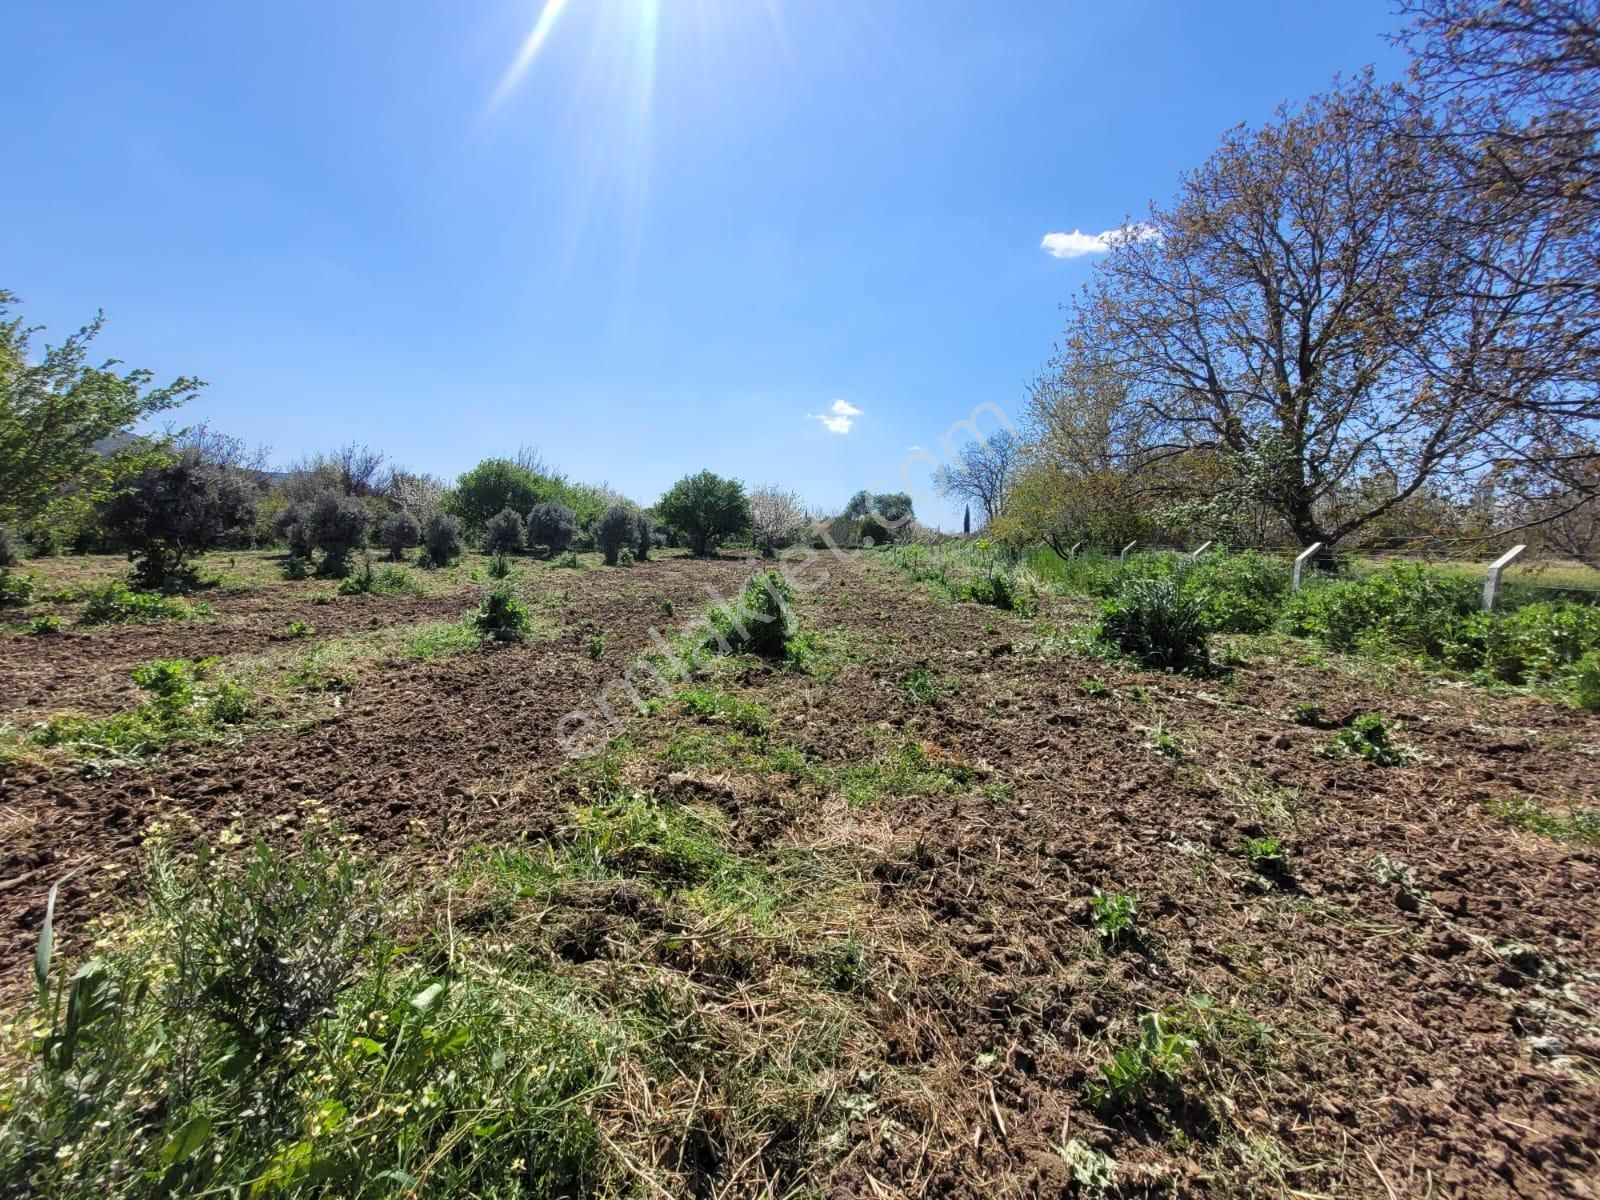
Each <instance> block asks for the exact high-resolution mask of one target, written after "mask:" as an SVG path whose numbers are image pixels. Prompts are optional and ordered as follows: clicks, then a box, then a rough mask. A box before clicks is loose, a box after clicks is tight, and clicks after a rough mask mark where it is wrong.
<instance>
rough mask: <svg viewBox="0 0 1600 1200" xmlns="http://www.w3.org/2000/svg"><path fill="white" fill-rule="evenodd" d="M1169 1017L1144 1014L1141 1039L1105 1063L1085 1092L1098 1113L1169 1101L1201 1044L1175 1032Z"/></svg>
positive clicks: (1183, 1033)
mask: <svg viewBox="0 0 1600 1200" xmlns="http://www.w3.org/2000/svg"><path fill="white" fill-rule="evenodd" d="M1173 1024H1174V1023H1173V1021H1172V1019H1171V1018H1170V1017H1165V1018H1164V1017H1163V1016H1162V1014H1160V1013H1153V1012H1150V1013H1145V1014H1144V1016H1142V1017H1140V1018H1139V1037H1138V1040H1137V1041H1136V1042H1134V1044H1133V1045H1131V1046H1128V1047H1125V1048H1123V1049H1121V1050H1118V1051H1117V1052H1116V1053H1114V1054H1113V1055H1112V1056H1111V1059H1110V1061H1108V1062H1106V1063H1103V1064H1102V1065H1101V1067H1100V1070H1099V1074H1098V1076H1097V1077H1096V1078H1094V1079H1091V1080H1090V1081H1089V1083H1088V1085H1087V1087H1086V1088H1085V1095H1086V1097H1087V1099H1088V1101H1089V1103H1090V1104H1092V1105H1094V1106H1095V1107H1096V1108H1098V1109H1102V1110H1111V1109H1123V1110H1128V1109H1134V1108H1139V1107H1143V1106H1146V1105H1149V1104H1152V1103H1154V1102H1156V1101H1158V1100H1162V1099H1170V1098H1172V1096H1173V1095H1174V1093H1175V1092H1176V1091H1177V1087H1178V1080H1179V1076H1180V1075H1181V1073H1182V1072H1183V1069H1184V1067H1185V1066H1186V1065H1187V1064H1188V1062H1189V1061H1190V1059H1191V1058H1193V1057H1194V1053H1195V1051H1196V1049H1198V1046H1199V1043H1198V1042H1197V1041H1196V1039H1195V1038H1194V1037H1193V1036H1192V1035H1191V1034H1189V1033H1187V1032H1186V1031H1185V1030H1184V1029H1183V1028H1181V1027H1179V1028H1173V1027H1172V1026H1173Z"/></svg>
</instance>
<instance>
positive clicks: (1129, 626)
mask: <svg viewBox="0 0 1600 1200" xmlns="http://www.w3.org/2000/svg"><path fill="white" fill-rule="evenodd" d="M1096 637H1098V638H1099V639H1100V640H1102V641H1105V642H1109V643H1110V644H1111V645H1114V646H1116V647H1117V649H1119V650H1121V651H1122V652H1123V653H1124V654H1128V655H1132V656H1133V657H1134V658H1136V659H1138V660H1139V661H1140V662H1141V663H1143V664H1144V665H1145V666H1147V667H1158V668H1160V669H1162V670H1167V671H1189V670H1204V669H1206V668H1207V667H1208V666H1209V665H1210V662H1211V657H1210V652H1209V650H1208V648H1207V645H1206V629H1205V622H1204V620H1203V619H1202V618H1201V615H1200V606H1199V604H1198V603H1197V602H1196V601H1195V600H1194V599H1193V597H1190V596H1185V595H1184V594H1183V593H1182V592H1181V591H1180V590H1179V587H1178V585H1177V584H1176V583H1175V582H1173V581H1172V580H1171V579H1146V578H1139V577H1134V578H1131V579H1128V580H1126V581H1125V582H1124V583H1123V585H1122V587H1121V588H1120V589H1119V590H1118V591H1117V594H1116V595H1115V596H1113V597H1112V598H1111V599H1109V600H1107V601H1106V602H1105V603H1104V604H1102V605H1101V609H1100V626H1099V628H1098V630H1097V631H1096Z"/></svg>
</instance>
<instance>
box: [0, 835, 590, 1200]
mask: <svg viewBox="0 0 1600 1200" xmlns="http://www.w3.org/2000/svg"><path fill="white" fill-rule="evenodd" d="M147 892H148V895H149V900H148V908H147V911H146V913H145V914H144V916H143V917H142V918H141V919H140V920H138V921H136V922H135V923H134V924H133V925H131V926H130V927H129V928H127V929H125V930H124V931H123V933H122V936H121V937H120V938H119V946H118V948H117V949H116V950H114V951H111V952H110V953H108V954H106V955H105V956H104V957H101V958H96V959H93V960H90V961H88V962H86V963H83V964H82V965H81V966H79V967H78V968H77V970H76V971H74V972H72V973H71V974H70V975H68V974H67V973H66V972H65V971H64V970H55V969H54V964H53V963H52V961H51V956H50V952H49V945H48V941H46V943H44V944H42V946H41V955H40V960H41V962H42V964H43V965H44V970H43V971H41V973H40V989H39V1029H40V1033H39V1035H38V1036H37V1037H35V1038H34V1039H32V1041H31V1043H30V1044H29V1046H28V1047H27V1049H28V1050H29V1051H30V1052H31V1054H30V1061H28V1062H27V1063H26V1065H24V1066H23V1067H21V1068H20V1069H18V1070H16V1071H15V1072H14V1073H12V1074H11V1075H10V1076H9V1077H8V1078H7V1079H6V1080H5V1081H4V1083H3V1084H0V1097H3V1098H0V1193H3V1194H6V1195H23V1194H34V1195H53V1196H61V1197H74V1198H76V1197H84V1198H85V1200H87V1198H88V1197H100V1196H111V1195H115V1196H125V1197H158V1196H172V1195H202V1194H215V1195H240V1196H243V1195H251V1196H266V1195H276V1194H293V1195H341V1196H353V1197H387V1196H402V1195H415V1194H418V1193H426V1194H429V1195H444V1196H512V1195H518V1196H534V1197H553V1196H563V1195H572V1194H579V1193H584V1192H587V1191H589V1190H591V1189H592V1188H593V1187H594V1186H595V1184H596V1183H597V1177H596V1175H597V1170H598V1168H599V1166H600V1165H601V1143H600V1139H599V1135H598V1133H597V1130H596V1129H595V1126H594V1124H593V1122H592V1121H591V1120H590V1118H589V1116H588V1115H587V1112H586V1109H585V1105H586V1104H587V1103H589V1102H591V1101H592V1100H593V1098H594V1097H595V1096H597V1095H599V1094H602V1093H604V1092H605V1091H606V1089H608V1088H609V1087H610V1086H611V1084H612V1073H611V1056H612V1054H613V1051H614V1045H615V1042H614V1039H613V1038H612V1036H611V1035H610V1034H608V1032H607V1031H606V1030H605V1029H603V1028H601V1027H600V1026H599V1024H598V1023H597V1022H596V1021H595V1020H593V1019H592V1018H591V1017H589V1016H587V1015H586V1014H585V1013H584V1012H583V1011H582V1009H581V1008H580V1006H579V1005H577V1004H576V1003H575V1002H574V1000H573V998H572V996H571V994H570V991H569V990H568V989H565V988H563V987H561V986H559V985H558V984H557V983H556V982H555V981H552V980H550V979H548V978H544V977H540V976H538V975H532V976H529V977H524V978H519V979H517V980H516V981H515V982H514V983H511V982H508V981H507V980H506V979H505V978H503V977H501V976H499V975H497V974H494V973H488V972H484V971H482V970H481V969H476V965H475V964H474V963H472V962H470V961H468V960H466V959H464V958H463V957H462V956H460V955H458V953H457V951H456V946H455V943H454V942H453V941H452V942H451V943H450V944H449V946H448V947H447V946H446V945H444V944H441V943H436V942H434V941H433V939H432V936H431V935H425V936H424V938H423V939H422V940H423V944H422V945H421V946H419V947H418V948H417V949H416V950H415V951H411V952H408V950H407V949H406V948H405V947H403V946H401V945H398V944H396V942H395V941H394V940H393V939H392V937H391V936H390V932H389V930H387V929H386V928H385V927H384V922H385V916H384V914H385V912H386V911H389V908H388V906H387V905H386V904H385V896H384V893H383V889H382V887H381V885H380V884H378V883H377V882H375V881H374V880H373V879H372V878H371V877H369V876H368V875H366V874H365V873H364V872H362V871H361V870H360V869H359V868H358V867H357V866H355V865H354V864H352V863H350V862H349V861H345V860H341V859H338V858H335V857H332V856H330V855H328V854H326V853H324V852H323V851H322V850H321V849H320V848H318V847H317V846H316V845H315V844H310V845H307V846H305V847H302V849H301V851H300V853H299V854H297V855H295V856H292V857H290V856H282V855H279V854H276V853H274V852H272V851H270V850H267V849H265V848H258V849H256V850H255V851H254V852H253V853H251V854H249V855H247V856H245V857H244V858H243V859H242V860H241V861H237V862H223V861H220V860H219V859H217V858H215V857H212V856H210V855H208V854H206V853H204V852H203V851H202V853H200V854H198V855H197V856H195V857H194V858H193V859H192V860H184V861H179V860H177V859H176V858H175V857H174V856H173V855H172V854H171V853H170V852H169V851H166V850H164V849H159V848H158V849H157V851H155V852H154V853H153V855H152V858H151V863H150V869H149V871H148V872H147ZM49 933H50V929H49V925H48V923H47V926H46V935H47V938H48V934H49Z"/></svg>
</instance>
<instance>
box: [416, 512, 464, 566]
mask: <svg viewBox="0 0 1600 1200" xmlns="http://www.w3.org/2000/svg"><path fill="white" fill-rule="evenodd" d="M422 550H423V558H422V565H423V566H425V567H434V568H443V567H448V566H449V565H450V564H451V563H453V562H455V561H456V559H458V558H460V557H461V526H460V524H459V523H458V522H457V521H456V519H455V518H454V517H452V516H450V515H449V514H447V513H442V512H431V513H429V514H428V519H427V520H426V521H424V522H423V523H422Z"/></svg>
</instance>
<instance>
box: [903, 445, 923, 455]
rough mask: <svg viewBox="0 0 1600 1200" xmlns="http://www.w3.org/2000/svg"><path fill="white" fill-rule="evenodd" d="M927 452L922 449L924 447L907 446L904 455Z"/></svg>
mask: <svg viewBox="0 0 1600 1200" xmlns="http://www.w3.org/2000/svg"><path fill="white" fill-rule="evenodd" d="M927 452H928V451H927V448H926V447H924V446H907V447H906V453H907V454H926V453H927Z"/></svg>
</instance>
